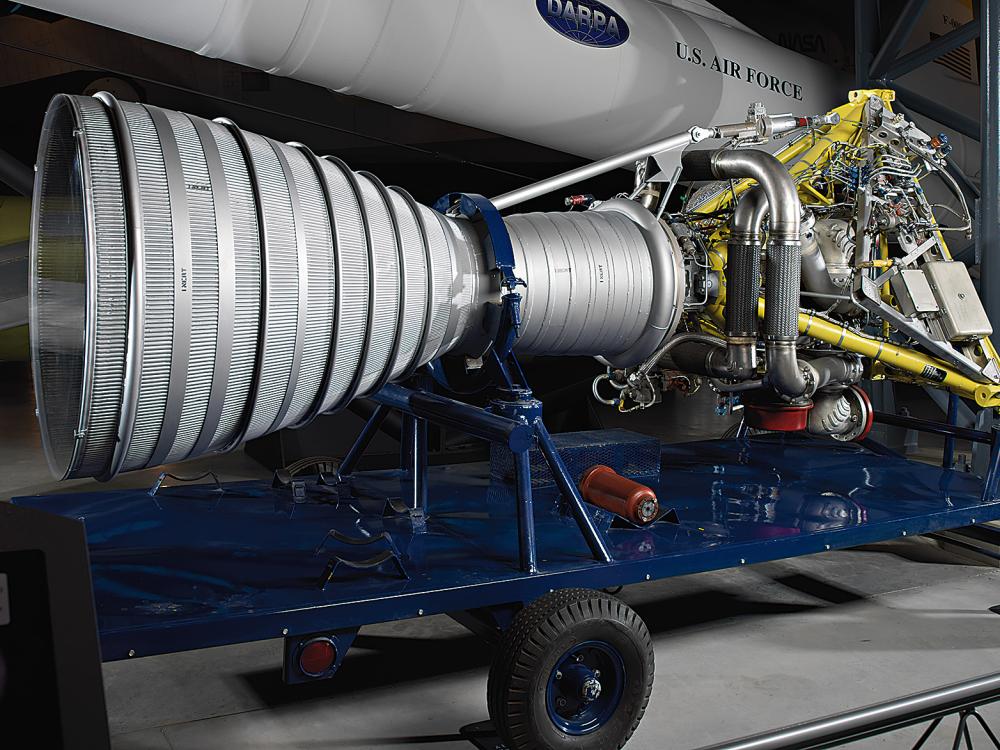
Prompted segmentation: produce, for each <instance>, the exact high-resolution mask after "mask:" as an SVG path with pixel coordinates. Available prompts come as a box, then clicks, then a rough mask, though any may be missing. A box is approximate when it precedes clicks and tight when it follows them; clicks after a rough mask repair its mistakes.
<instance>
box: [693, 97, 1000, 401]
mask: <svg viewBox="0 0 1000 750" xmlns="http://www.w3.org/2000/svg"><path fill="white" fill-rule="evenodd" d="M870 97H879V98H880V99H882V101H883V103H884V104H885V106H886V109H888V110H889V111H890V112H891V111H892V110H891V105H892V102H893V101H894V100H895V98H896V97H895V92H893V91H891V90H889V89H861V90H857V91H851V92H850V95H849V101H848V103H847V104H844V105H842V106H840V107H837V108H836V109H835V110H833V111H834V112H836V113H837V114H838V115H840V122H839V124H837V125H834V126H833V127H831V128H830V130H829V131H827V132H826V133H822V134H819V133H816V134H814V135H813V136H812V137H807V138H802V139H800V140H798V141H795V142H793V143H789V144H788V145H787V146H785V148H783V149H781V150H780V151H778V152H777V153H776V154H775V156H776V157H777V158H778V159H779V160H780V161H781V162H782V163H783V164H787V165H789V167H788V171H789V173H790V174H791V175H792V176H793V177H794V178H796V182H797V183H798V189H799V198H800V200H801V201H802V203H803V205H806V206H809V205H829V204H830V203H832V201H833V197H832V196H831V195H829V194H827V193H824V192H822V191H820V190H818V189H817V188H816V186H815V185H814V184H813V182H812V180H811V179H810V176H809V175H810V173H812V172H815V171H817V170H819V169H821V168H822V167H823V166H825V164H826V163H827V162H829V160H830V159H831V156H832V152H833V150H834V149H835V148H836V147H837V145H838V144H841V143H845V144H848V145H854V146H857V145H860V141H861V137H862V112H863V110H864V107H865V104H866V102H867V101H868V99H869V98H870ZM754 184H755V183H754V182H753V181H752V180H740V181H737V182H735V183H733V185H732V190H726V191H723V192H721V193H720V194H719V195H718V196H716V197H714V198H712V199H711V200H709V201H708V202H706V203H705V204H703V205H701V206H699V207H698V208H697V209H696V210H695V211H694V212H693V214H694V215H696V214H705V215H706V219H708V216H710V215H712V214H715V213H716V212H718V211H724V210H726V209H729V208H732V207H733V205H734V203H735V201H736V199H737V198H738V197H739V196H740V195H741V194H742V193H743V192H744V191H745V190H747V189H748V188H750V187H752V186H753V185H754ZM830 189H831V190H832V187H831V188H830ZM728 232H729V230H728V227H727V226H725V225H722V226H719V227H718V228H716V229H715V231H714V232H713V233H712V234H711V236H710V244H711V252H710V253H709V256H710V262H711V265H712V268H713V270H716V271H719V277H720V292H719V295H718V297H717V298H715V299H714V300H713V301H712V303H711V304H710V305H709V306H708V307H706V308H705V310H704V312H703V313H702V320H701V322H702V324H703V325H705V326H706V327H707V328H709V329H712V330H714V332H716V333H719V330H720V329H721V328H722V326H723V324H724V313H725V304H726V292H725V289H726V286H725V278H724V273H723V271H724V269H725V263H726V240H727V238H728ZM938 237H939V238H940V239H941V245H942V247H943V248H944V252H945V255H946V256H947V257H950V253H949V252H948V249H947V245H946V244H945V242H944V238H943V237H941V233H940V232H938ZM879 246H880V248H881V251H882V256H883V257H882V259H881V261H882V263H883V264H886V265H888V264H889V263H891V260H889V259H888V244H887V238H886V235H885V234H884V233H883V234H882V235H881V237H880V242H879ZM887 286H888V285H887ZM883 294H884V295H888V294H889V292H888V290H884V291H883ZM887 298H888V297H887ZM757 313H758V315H759V316H760V317H763V315H764V299H763V298H761V299H760V301H759V302H758V305H757ZM799 333H800V334H802V335H806V336H811V337H812V338H815V339H817V340H819V341H823V342H825V343H827V344H830V345H832V346H835V347H837V348H840V349H843V350H845V351H849V352H855V353H857V354H860V355H862V356H864V357H868V358H869V359H871V360H872V361H873V362H874V363H878V365H877V366H876V367H873V377H874V378H876V379H878V378H881V377H886V376H887V377H890V378H891V379H893V380H900V381H905V382H914V383H921V384H926V385H931V386H934V387H937V388H945V389H947V390H949V391H951V392H952V393H955V394H958V395H959V396H962V397H964V398H970V399H973V400H975V402H976V403H977V404H978V405H979V406H982V407H996V406H1000V385H994V384H992V383H980V382H977V381H975V380H972V379H971V378H968V377H966V376H965V375H963V374H961V373H959V372H958V371H956V369H955V368H954V367H952V366H951V365H949V364H948V363H946V362H943V361H941V360H939V359H937V358H936V357H932V356H929V355H927V354H924V353H923V352H919V351H916V350H914V349H910V348H908V347H905V346H900V345H899V344H895V343H893V342H892V341H890V340H889V338H888V333H889V332H888V328H887V326H886V329H884V330H883V335H882V336H881V337H879V336H871V335H868V334H866V333H862V332H860V331H857V330H854V329H852V328H850V327H848V326H844V325H841V324H839V323H836V322H834V321H831V320H828V319H826V318H824V317H821V316H820V315H818V314H817V313H816V312H813V311H811V310H806V309H802V310H800V311H799ZM720 335H721V334H720ZM980 346H981V347H982V350H983V351H982V354H983V355H985V356H986V357H989V358H992V359H996V358H997V352H996V349H994V347H993V344H992V342H991V341H990V340H989V338H984V339H982V340H981V341H980ZM928 366H932V367H934V368H937V369H938V370H940V371H943V372H944V373H945V377H944V380H943V381H940V382H938V381H931V380H928V379H926V378H924V377H923V376H922V373H924V372H925V371H926V370H925V368H927V367H928Z"/></svg>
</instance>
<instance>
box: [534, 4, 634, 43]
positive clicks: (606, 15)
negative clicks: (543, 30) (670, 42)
mask: <svg viewBox="0 0 1000 750" xmlns="http://www.w3.org/2000/svg"><path fill="white" fill-rule="evenodd" d="M537 5H538V12H539V13H540V14H541V16H542V18H544V19H545V20H546V21H547V22H548V24H549V26H551V27H552V28H553V29H555V30H556V31H558V32H559V33H560V34H562V35H563V36H565V37H569V38H570V39H572V40H573V41H574V42H579V43H580V44H586V45H587V46H588V47H617V46H618V45H619V44H623V43H624V42H625V40H626V39H628V33H629V32H628V24H627V23H625V19H624V18H622V17H621V16H619V15H618V14H617V13H616V12H615V11H613V10H611V8H609V7H608V6H607V5H605V4H604V3H599V2H596V0H588V2H585V3H584V2H577V3H574V2H573V0H537Z"/></svg>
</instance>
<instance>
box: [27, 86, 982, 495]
mask: <svg viewBox="0 0 1000 750" xmlns="http://www.w3.org/2000/svg"><path fill="white" fill-rule="evenodd" d="M888 93H889V92H857V93H856V96H855V97H854V98H853V99H852V102H851V103H850V104H848V105H845V106H844V107H842V108H839V109H838V110H835V111H834V112H832V113H830V114H829V115H824V116H817V117H800V116H793V115H777V116H770V115H768V114H767V113H766V112H764V111H763V109H762V108H761V107H759V106H758V107H751V109H750V112H749V114H748V118H747V121H746V122H744V123H737V124H734V125H722V126H709V127H702V126H696V127H693V128H692V129H691V130H690V131H687V132H685V133H681V134H678V135H677V136H674V137H672V138H669V139H666V140H664V141H661V142H658V143H656V144H652V145H651V146H650V147H648V148H644V149H637V150H634V151H632V152H628V153H626V154H623V155H620V156H618V157H612V158H610V159H606V160H603V161H602V162H597V163H595V164H593V165H590V166H588V167H584V168H581V169H580V170H574V172H572V173H569V174H568V175H565V176H561V177H556V178H553V179H551V180H547V181H543V183H540V184H538V185H535V186H529V187H528V188H525V189H523V190H520V191H515V192H514V193H512V194H508V195H505V196H500V197H498V198H496V199H494V201H493V204H492V205H494V206H495V207H496V208H498V209H503V208H508V207H511V206H514V205H516V204H517V203H518V202H519V201H522V200H524V199H527V198H530V197H533V196H535V195H540V194H544V193H546V192H551V191H552V190H555V189H559V188H560V187H563V186H566V185H569V184H572V183H574V182H577V181H579V180H580V179H581V178H584V177H586V176H588V175H592V174H598V173H600V172H602V171H610V170H611V169H613V168H615V167H621V166H630V167H633V168H634V169H635V174H636V178H635V181H634V185H633V186H632V188H631V189H630V190H626V191H625V193H623V195H622V196H620V197H617V198H613V199H611V200H607V201H589V200H583V201H570V203H571V204H573V206H576V207H577V208H578V209H579V208H584V209H585V210H569V211H563V212H550V213H529V214H513V215H507V216H505V217H504V218H503V219H502V225H503V229H504V231H505V233H506V235H508V236H509V239H510V244H511V247H512V250H513V259H514V269H515V271H516V274H517V276H518V277H519V280H520V281H521V282H523V289H521V290H520V294H521V295H522V300H521V306H520V320H519V321H518V324H517V339H516V342H515V346H514V350H515V352H518V353H528V354H543V355H569V354H573V355H590V356H595V357H599V358H601V360H602V361H603V362H604V363H605V364H607V373H606V374H604V375H602V376H600V377H599V378H598V380H597V381H595V383H594V392H595V395H596V396H597V397H598V398H599V399H600V400H603V401H605V402H607V403H610V404H614V405H616V406H618V408H620V409H622V410H623V411H628V410H633V409H642V408H647V407H649V406H652V405H654V404H655V403H657V402H658V401H659V400H660V397H661V394H662V392H663V391H664V390H667V389H670V388H675V387H678V384H683V387H684V388H685V389H686V390H691V389H692V388H694V387H697V386H698V385H701V384H707V387H710V388H712V389H714V390H715V391H717V392H718V394H719V397H720V399H721V400H723V401H725V402H726V403H727V404H728V405H729V406H734V405H737V404H739V405H741V406H743V407H744V408H745V409H746V414H747V421H748V423H749V424H751V425H753V426H757V427H761V428H765V429H781V430H800V429H804V430H808V431H810V432H813V433H818V434H824V435H830V436H832V437H834V438H837V439H857V438H859V437H863V435H864V434H866V432H867V429H868V428H869V427H870V425H871V416H872V413H871V406H870V404H869V403H868V400H867V397H865V396H864V393H863V392H862V391H861V390H860V389H859V388H857V387H856V386H857V383H858V382H859V381H860V380H861V378H862V376H863V375H864V374H867V375H869V376H875V377H880V376H885V375H888V376H891V377H898V378H901V379H906V380H916V381H919V382H926V383H931V384H934V385H937V386H940V387H944V388H948V389H950V390H952V391H954V392H956V393H959V394H961V395H964V396H967V397H970V398H974V399H975V400H976V401H977V402H978V403H979V404H980V405H982V406H988V405H994V404H996V403H1000V398H998V393H1000V370H998V368H997V357H996V352H995V351H994V350H993V348H992V345H991V344H990V343H989V340H988V338H987V336H988V335H989V334H990V333H991V328H990V325H989V322H988V320H987V318H986V316H985V313H984V311H983V308H982V304H981V303H980V302H979V299H978V297H977V295H976V293H975V290H974V288H973V285H972V281H971V279H970V278H969V274H968V271H967V269H966V267H965V266H964V265H963V264H961V263H959V262H957V261H954V260H951V258H950V255H949V253H948V250H947V247H946V245H945V242H944V234H943V233H945V232H947V231H963V232H964V231H968V229H969V227H970V226H971V225H970V223H969V221H968V215H967V212H966V215H965V216H960V217H959V222H958V223H957V224H951V225H946V224H944V223H939V221H938V217H937V216H936V215H935V211H934V208H935V207H934V206H931V205H930V203H929V202H928V200H927V199H926V197H925V194H924V192H923V189H922V188H921V185H920V182H921V180H922V179H925V178H928V177H930V176H933V175H937V176H940V177H942V178H944V179H945V180H946V181H948V180H950V178H949V177H948V176H947V173H946V172H945V171H944V169H943V167H944V164H945V156H946V154H947V144H946V143H945V142H943V141H942V140H941V139H939V138H931V137H929V136H927V135H926V134H924V133H922V132H921V131H919V130H917V129H916V128H915V127H914V126H913V124H912V123H910V122H909V121H907V120H906V119H905V118H903V117H902V116H900V115H894V114H893V113H892V112H891V110H890V109H889V106H888V101H889V97H888ZM776 137H787V138H788V139H789V141H788V145H787V146H786V147H785V148H784V149H783V150H781V151H779V152H778V154H777V156H772V155H770V154H769V153H767V152H765V151H763V150H759V149H756V148H753V146H756V145H760V144H763V143H765V142H767V141H768V140H770V139H772V138H776ZM712 139H715V140H717V141H719V142H720V143H719V145H720V146H721V147H717V148H713V149H707V150H706V149H697V150H695V149H691V148H687V150H686V151H685V152H684V153H683V156H680V149H683V148H686V147H690V146H691V145H693V144H695V143H697V142H699V141H709V140H712ZM678 157H680V158H678ZM37 172H38V174H37V179H36V181H35V196H34V201H33V226H32V247H31V252H32V278H31V335H32V356H33V362H34V371H35V379H36V393H37V399H38V413H39V420H40V423H41V427H42V436H43V443H44V446H45V450H46V453H47V455H48V458H49V461H50V464H51V466H52V468H53V471H54V472H55V473H56V474H58V475H59V476H62V477H64V478H69V477H81V476H97V477H102V478H108V477H111V476H114V475H115V474H117V473H118V472H121V471H128V470H132V469H139V468H143V467H147V466H153V465H157V464H160V463H164V462H173V461H178V460H183V459H186V458H192V457H195V456H198V455H202V454H205V453H208V452H212V451H219V450H228V449H230V448H233V447H235V446H236V445H238V444H240V443H241V442H242V441H244V440H248V439H251V438H254V437H258V436H261V435H265V434H267V433H269V432H272V431H275V430H279V429H282V428H285V427H295V426H300V425H303V424H305V423H307V422H309V421H310V420H311V419H313V418H315V417H316V416H317V415H319V414H323V413H326V412H330V411H334V410H337V409H339V408H342V407H343V406H345V405H346V404H347V403H349V402H350V401H351V400H352V399H354V398H357V397H360V396H364V395H367V394H371V393H373V392H375V391H377V390H378V389H380V388H381V387H382V386H383V385H384V384H386V383H387V382H391V381H396V380H400V379H404V378H406V377H408V376H409V375H410V374H412V373H413V372H414V371H415V370H416V369H417V368H419V367H421V366H423V365H425V364H427V363H428V362H431V361H433V360H436V359H437V358H439V357H441V356H443V355H445V354H448V353H458V354H464V355H466V356H467V357H469V358H470V359H473V360H475V359H477V358H479V357H480V356H482V355H483V354H484V352H485V351H486V350H487V348H488V347H489V346H490V344H491V341H492V339H491V336H490V329H491V326H492V325H493V324H494V318H495V315H493V314H492V311H493V310H494V309H495V308H496V304H497V302H498V300H499V298H500V295H501V293H502V289H501V276H500V274H498V273H497V269H496V268H495V263H494V258H493V255H492V247H491V238H490V235H489V233H485V232H484V231H483V230H482V226H481V225H480V224H477V223H475V222H472V221H470V220H469V219H468V218H465V217H464V216H461V215H459V214H458V212H456V211H454V210H448V209H449V206H447V205H444V206H442V207H439V208H442V209H443V210H433V209H431V208H428V207H426V206H422V205H420V204H418V203H416V201H414V200H413V198H412V197H411V196H410V195H409V194H408V193H407V192H406V191H405V190H403V189H401V188H396V187H386V186H385V185H383V184H382V183H381V182H380V181H379V179H378V178H377V177H376V176H375V175H372V174H369V173H365V172H354V171H352V170H351V169H350V168H349V167H348V166H347V165H345V164H344V163H343V162H341V161H340V160H339V159H337V158H335V157H332V156H324V157H319V156H317V155H315V154H314V153H312V152H311V151H310V150H309V149H308V148H307V147H306V146H304V145H302V144H298V143H292V144H282V143H278V142H276V141H273V140H271V139H269V138H266V137H263V136H260V135H256V134H253V133H247V132H244V131H242V130H240V129H239V128H238V127H237V126H236V125H235V124H233V123H231V122H228V121H224V120H218V121H209V120H205V119H202V118H198V117H193V116H190V115H186V114H182V113H179V112H172V111H166V110H162V109H159V108H156V107H152V106H146V105H141V104H132V103H127V102H118V101H116V100H115V99H114V98H113V97H111V96H109V95H107V94H100V95H98V97H96V98H91V97H83V96H68V95H61V96H58V97H56V98H55V99H54V100H53V102H52V103H51V105H50V107H49V110H48V113H47V115H46V120H45V125H44V129H43V137H42V142H41V145H40V150H39V157H38V163H37ZM682 181H683V182H684V183H688V182H690V181H701V182H704V183H706V184H705V185H704V187H702V188H700V189H699V190H697V191H696V192H693V193H692V194H690V195H688V196H685V200H684V201H683V203H682V204H681V205H680V207H679V208H676V209H675V208H674V207H673V206H674V204H673V203H671V202H670V199H671V198H672V197H673V198H674V199H675V200H676V198H677V196H678V195H679V192H678V191H677V190H676V187H677V186H678V184H680V183H681V182H682ZM957 194H958V195H959V196H960V195H961V193H960V191H957Z"/></svg>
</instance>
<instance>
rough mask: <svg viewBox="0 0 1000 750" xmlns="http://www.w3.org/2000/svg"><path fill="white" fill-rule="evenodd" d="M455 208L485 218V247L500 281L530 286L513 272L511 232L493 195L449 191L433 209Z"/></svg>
mask: <svg viewBox="0 0 1000 750" xmlns="http://www.w3.org/2000/svg"><path fill="white" fill-rule="evenodd" d="M453 208H457V209H458V213H459V214H460V215H461V216H464V217H465V218H467V219H469V220H470V221H473V222H474V221H477V220H482V222H483V224H484V225H485V227H486V237H485V244H486V251H487V252H488V253H490V255H491V256H492V261H493V265H494V267H495V268H496V269H497V270H499V271H500V274H501V277H502V278H501V284H502V285H503V286H504V287H505V288H506V289H507V291H508V292H512V291H514V288H515V287H517V286H527V284H525V283H524V280H523V279H519V278H518V277H517V275H516V274H515V273H514V247H513V246H512V245H511V242H510V232H508V231H507V225H506V224H504V221H503V217H502V216H500V211H498V210H497V207H496V206H494V205H493V204H492V203H491V202H490V199H489V198H487V197H485V196H483V195H479V193H448V194H447V195H443V196H441V197H440V198H438V199H437V201H435V203H434V210H435V211H437V212H438V213H442V214H447V213H448V212H449V211H451V210H452V209H453Z"/></svg>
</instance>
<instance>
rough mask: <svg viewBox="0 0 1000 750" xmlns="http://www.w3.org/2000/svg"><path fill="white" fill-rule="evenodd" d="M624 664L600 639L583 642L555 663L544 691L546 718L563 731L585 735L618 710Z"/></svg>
mask: <svg viewBox="0 0 1000 750" xmlns="http://www.w3.org/2000/svg"><path fill="white" fill-rule="evenodd" d="M624 685H625V667H624V662H623V660H622V658H621V656H620V655H619V654H618V651H617V650H616V649H615V648H614V647H612V646H611V645H610V644H608V643H605V642H602V641H587V642H585V643H581V644H579V645H578V646H576V647H574V648H572V649H570V650H569V651H567V652H566V653H565V654H563V655H562V656H561V657H560V658H559V660H558V661H557V662H556V665H555V668H554V669H553V670H552V673H551V676H550V679H549V684H548V692H547V704H548V711H549V718H551V719H552V721H553V723H554V724H555V725H556V726H557V727H559V728H560V729H561V730H562V731H563V732H565V733H566V734H572V735H580V734H588V733H589V732H593V731H595V730H596V729H599V728H600V727H601V726H603V725H604V724H605V723H606V722H607V721H608V719H610V718H611V716H612V715H613V714H614V712H615V711H616V710H617V709H618V704H619V703H620V701H621V696H622V691H623V688H624Z"/></svg>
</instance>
